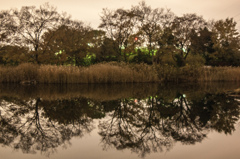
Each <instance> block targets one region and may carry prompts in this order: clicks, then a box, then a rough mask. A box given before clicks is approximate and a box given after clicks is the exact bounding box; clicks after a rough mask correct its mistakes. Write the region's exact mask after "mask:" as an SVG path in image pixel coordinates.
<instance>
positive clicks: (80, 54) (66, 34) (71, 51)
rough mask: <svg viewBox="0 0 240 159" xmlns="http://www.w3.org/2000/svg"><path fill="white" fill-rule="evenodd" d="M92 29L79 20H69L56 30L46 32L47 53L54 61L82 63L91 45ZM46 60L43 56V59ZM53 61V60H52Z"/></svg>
mask: <svg viewBox="0 0 240 159" xmlns="http://www.w3.org/2000/svg"><path fill="white" fill-rule="evenodd" d="M91 31H92V29H91V28H90V27H89V26H85V25H84V23H83V22H81V21H70V22H69V23H68V24H67V25H62V26H59V27H58V28H57V29H56V30H51V31H49V32H46V34H45V35H44V43H43V45H45V43H48V44H49V46H48V51H47V52H48V53H50V55H48V56H49V57H52V58H53V59H55V60H58V61H55V62H60V63H59V64H62V63H63V62H68V63H71V64H75V65H81V64H83V59H84V58H85V57H86V55H87V54H88V52H89V51H90V47H91V40H92V36H93V35H94V34H92V32H91ZM44 59H45V60H47V59H46V57H43V60H44ZM53 62H54V61H53Z"/></svg>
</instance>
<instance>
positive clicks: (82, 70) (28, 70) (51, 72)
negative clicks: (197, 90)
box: [0, 62, 240, 84]
mask: <svg viewBox="0 0 240 159" xmlns="http://www.w3.org/2000/svg"><path fill="white" fill-rule="evenodd" d="M23 81H35V82H38V83H44V84H50V83H56V84H74V83H140V82H160V81H165V82H166V81H167V82H168V81H174V82H188V81H191V82H192V81H194V82H205V81H208V82H209V81H210V82H215V81H235V82H236V81H240V68H239V67H210V68H206V67H193V66H185V67H182V68H176V67H173V66H161V65H159V66H156V65H147V64H127V63H117V62H110V63H99V64H95V65H92V66H89V67H75V66H56V65H40V66H39V65H34V64H29V63H26V64H21V65H19V66H16V67H13V66H11V67H10V66H6V67H4V66H0V83H21V82H23Z"/></svg>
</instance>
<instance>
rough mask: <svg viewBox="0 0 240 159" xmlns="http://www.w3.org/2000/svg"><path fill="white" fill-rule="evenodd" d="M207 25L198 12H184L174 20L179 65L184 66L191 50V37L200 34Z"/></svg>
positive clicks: (175, 57) (176, 57)
mask: <svg viewBox="0 0 240 159" xmlns="http://www.w3.org/2000/svg"><path fill="white" fill-rule="evenodd" d="M206 25H207V23H206V22H205V20H204V19H203V18H202V17H201V16H197V15H196V14H184V15H183V16H182V17H176V18H175V19H174V22H173V35H174V38H175V40H174V43H175V47H176V48H177V49H178V53H177V54H175V55H174V59H175V60H176V62H177V64H178V66H184V65H185V60H186V58H187V56H188V54H189V53H190V52H191V44H192V42H191V37H192V35H193V34H198V33H199V31H200V29H201V28H204V27H205V26H206Z"/></svg>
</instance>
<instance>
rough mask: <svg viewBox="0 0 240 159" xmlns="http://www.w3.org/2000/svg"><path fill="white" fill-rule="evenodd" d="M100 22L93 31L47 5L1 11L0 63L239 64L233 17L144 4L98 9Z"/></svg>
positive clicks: (180, 65) (79, 64)
mask: <svg viewBox="0 0 240 159" xmlns="http://www.w3.org/2000/svg"><path fill="white" fill-rule="evenodd" d="M100 18H101V23H100V25H99V29H98V30H97V29H93V28H91V27H90V26H88V25H86V24H84V23H83V22H81V21H77V20H72V18H71V16H69V15H68V14H66V13H62V14H60V13H59V12H58V11H57V9H56V8H55V7H53V6H50V5H49V4H48V3H46V4H43V5H41V6H40V7H39V8H37V7H35V6H25V7H22V8H21V9H20V10H12V9H11V10H6V11H1V12H0V64H3V65H18V64H21V63H26V62H31V63H37V64H57V65H76V66H86V65H91V64H94V63H99V62H105V61H107V62H109V61H124V62H129V63H147V64H153V63H154V64H160V65H173V66H177V67H182V66H186V65H203V64H205V65H212V66H239V65H240V48H239V32H238V30H237V29H236V24H237V23H236V22H235V21H234V20H233V18H227V19H225V20H217V21H210V22H209V21H208V22H207V21H206V20H204V19H203V17H201V16H198V15H196V14H184V15H182V16H176V15H175V14H174V13H173V12H171V11H170V10H168V9H163V8H151V7H150V6H148V5H147V4H146V3H145V2H144V1H142V2H140V3H139V4H138V5H137V6H132V7H131V8H130V9H116V10H110V9H103V12H102V14H101V17H100Z"/></svg>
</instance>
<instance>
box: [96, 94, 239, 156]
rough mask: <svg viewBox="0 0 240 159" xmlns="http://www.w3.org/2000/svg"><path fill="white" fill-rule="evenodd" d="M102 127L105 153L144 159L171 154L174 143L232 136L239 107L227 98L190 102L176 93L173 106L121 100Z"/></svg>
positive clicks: (161, 99) (207, 97) (158, 99)
mask: <svg viewBox="0 0 240 159" xmlns="http://www.w3.org/2000/svg"><path fill="white" fill-rule="evenodd" d="M109 117H110V119H108V120H105V121H103V122H101V123H100V124H99V130H100V132H99V134H100V135H101V136H102V144H103V147H104V149H108V148H109V147H112V146H113V147H116V148H117V149H121V150H122V149H131V151H132V152H136V153H139V154H140V155H141V156H142V157H143V156H145V155H146V154H147V153H151V152H157V151H160V152H161V151H162V150H163V149H166V150H170V149H171V148H172V147H173V145H174V142H176V141H180V142H182V143H183V144H195V143H196V142H201V141H202V140H203V139H204V138H205V137H206V136H207V134H208V132H209V131H210V130H216V131H218V132H224V133H226V134H231V133H232V132H233V131H234V130H235V128H234V125H235V124H236V122H237V121H238V120H239V104H238V102H237V101H236V100H235V99H234V98H233V97H231V96H228V95H227V94H215V95H214V94H206V95H205V96H204V97H203V98H202V99H198V100H188V99H187V97H186V95H184V94H181V93H177V95H176V97H175V98H174V99H173V100H172V101H171V102H166V101H165V100H164V97H149V98H147V99H141V100H137V99H122V100H121V101H119V104H118V105H117V106H116V107H115V109H114V110H113V111H112V112H111V113H110V114H109Z"/></svg>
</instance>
